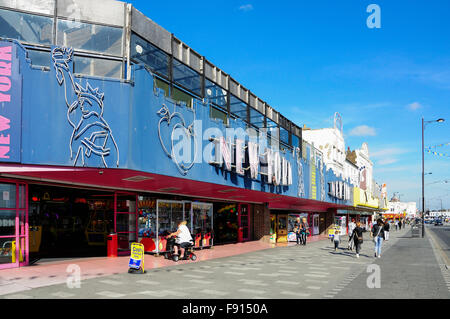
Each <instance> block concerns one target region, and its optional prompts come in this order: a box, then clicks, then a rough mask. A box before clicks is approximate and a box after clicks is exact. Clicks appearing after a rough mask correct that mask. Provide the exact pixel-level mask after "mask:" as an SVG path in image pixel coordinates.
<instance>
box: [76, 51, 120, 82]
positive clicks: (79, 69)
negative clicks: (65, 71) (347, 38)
mask: <svg viewBox="0 0 450 319" xmlns="http://www.w3.org/2000/svg"><path fill="white" fill-rule="evenodd" d="M73 64H74V72H75V73H78V74H86V75H93V76H104V77H110V78H121V76H122V61H113V60H107V59H97V58H87V57H80V56H75V57H74V60H73Z"/></svg>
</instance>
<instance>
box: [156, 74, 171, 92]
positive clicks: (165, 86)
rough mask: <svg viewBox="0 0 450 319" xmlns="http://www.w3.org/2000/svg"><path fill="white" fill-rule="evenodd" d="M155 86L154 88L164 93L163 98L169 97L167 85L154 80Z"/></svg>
mask: <svg viewBox="0 0 450 319" xmlns="http://www.w3.org/2000/svg"><path fill="white" fill-rule="evenodd" d="M155 86H156V88H158V89H162V90H163V91H164V96H170V90H169V83H167V82H166V81H163V80H160V79H158V78H155Z"/></svg>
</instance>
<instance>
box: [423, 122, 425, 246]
mask: <svg viewBox="0 0 450 319" xmlns="http://www.w3.org/2000/svg"><path fill="white" fill-rule="evenodd" d="M424 147H425V146H424V123H423V117H422V238H423V237H424V236H425V161H424Z"/></svg>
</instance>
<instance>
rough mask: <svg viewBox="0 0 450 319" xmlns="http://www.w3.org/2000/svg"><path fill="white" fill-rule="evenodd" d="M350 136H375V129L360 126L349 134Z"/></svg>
mask: <svg viewBox="0 0 450 319" xmlns="http://www.w3.org/2000/svg"><path fill="white" fill-rule="evenodd" d="M349 135H350V136H375V135H376V133H375V129H374V128H373V127H370V126H367V125H360V126H357V127H355V128H353V129H352V130H351V131H350V132H349Z"/></svg>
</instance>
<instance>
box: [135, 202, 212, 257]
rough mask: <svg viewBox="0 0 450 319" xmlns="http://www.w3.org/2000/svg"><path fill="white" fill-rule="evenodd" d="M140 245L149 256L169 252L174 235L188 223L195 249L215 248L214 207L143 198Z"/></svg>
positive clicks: (140, 217)
mask: <svg viewBox="0 0 450 319" xmlns="http://www.w3.org/2000/svg"><path fill="white" fill-rule="evenodd" d="M138 209H139V220H138V228H139V239H138V241H139V243H141V244H143V245H144V251H145V252H148V253H156V254H159V253H163V252H165V251H166V245H167V239H168V237H167V236H168V235H169V234H170V233H173V232H175V231H176V230H177V229H178V224H179V223H180V222H181V221H184V220H185V221H186V222H187V227H188V228H189V230H190V232H191V235H192V238H193V239H194V245H195V246H194V247H195V248H207V247H211V246H212V245H213V236H212V229H213V228H212V226H213V217H212V215H213V214H212V210H213V209H212V204H210V203H201V202H190V201H177V200H163V199H156V198H153V197H146V196H140V200H139V202H138Z"/></svg>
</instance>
